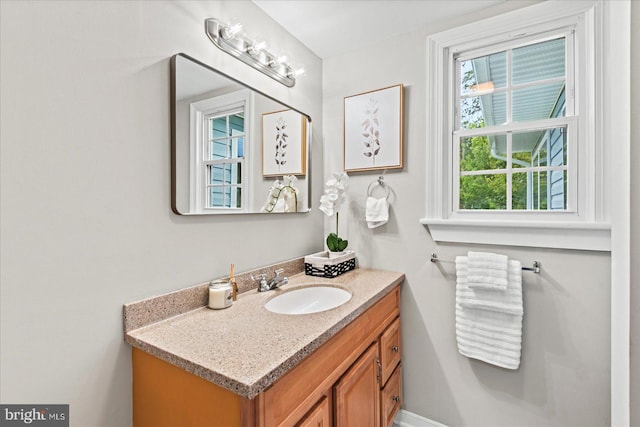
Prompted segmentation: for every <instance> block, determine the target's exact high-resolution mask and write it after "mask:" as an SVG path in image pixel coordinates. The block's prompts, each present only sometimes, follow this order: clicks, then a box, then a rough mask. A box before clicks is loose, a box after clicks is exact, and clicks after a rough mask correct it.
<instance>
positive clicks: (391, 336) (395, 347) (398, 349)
mask: <svg viewBox="0 0 640 427" xmlns="http://www.w3.org/2000/svg"><path fill="white" fill-rule="evenodd" d="M401 355H402V346H401V342H400V318H399V317H398V318H396V320H394V321H393V322H392V323H391V324H390V325H389V326H388V327H387V329H385V331H384V332H383V333H382V336H381V337H380V363H381V364H382V383H381V385H384V384H386V383H387V380H388V379H389V376H391V373H392V372H393V370H394V369H395V367H396V366H397V365H398V363H400V357H401Z"/></svg>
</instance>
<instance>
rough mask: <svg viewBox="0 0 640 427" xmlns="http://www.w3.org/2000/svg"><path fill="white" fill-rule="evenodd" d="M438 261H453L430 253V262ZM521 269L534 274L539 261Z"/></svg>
mask: <svg viewBox="0 0 640 427" xmlns="http://www.w3.org/2000/svg"><path fill="white" fill-rule="evenodd" d="M440 261H445V262H453V261H450V260H443V259H440V258H438V254H437V253H435V252H433V253H432V254H431V262H440ZM522 270H523V271H533V272H534V273H536V274H539V273H540V261H533V267H522Z"/></svg>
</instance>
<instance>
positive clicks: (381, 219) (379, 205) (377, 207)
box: [365, 197, 389, 228]
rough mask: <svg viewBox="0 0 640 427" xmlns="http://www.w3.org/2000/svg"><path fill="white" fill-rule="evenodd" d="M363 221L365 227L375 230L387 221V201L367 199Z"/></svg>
mask: <svg viewBox="0 0 640 427" xmlns="http://www.w3.org/2000/svg"><path fill="white" fill-rule="evenodd" d="M365 219H366V221H367V227H369V228H376V227H380V226H381V225H384V224H386V223H387V222H388V221H389V204H388V203H387V199H375V198H373V197H367V203H366V206H365Z"/></svg>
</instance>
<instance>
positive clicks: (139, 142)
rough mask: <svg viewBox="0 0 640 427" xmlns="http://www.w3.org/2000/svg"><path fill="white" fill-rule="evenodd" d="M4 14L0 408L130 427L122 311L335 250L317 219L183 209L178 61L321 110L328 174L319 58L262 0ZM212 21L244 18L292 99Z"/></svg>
mask: <svg viewBox="0 0 640 427" xmlns="http://www.w3.org/2000/svg"><path fill="white" fill-rule="evenodd" d="M0 16H1V22H0V31H1V37H0V38H1V45H0V52H1V55H2V56H1V60H0V66H1V69H0V79H1V80H0V82H1V91H2V101H1V102H2V104H1V140H2V153H1V154H2V158H1V166H0V169H1V190H0V194H1V211H0V217H1V230H0V231H1V235H2V240H1V247H0V251H1V255H0V267H1V268H0V270H1V276H0V280H1V283H2V286H1V288H0V289H1V291H0V292H1V294H0V303H1V307H0V332H1V333H0V338H1V341H0V379H1V380H0V401H1V402H2V403H69V404H70V405H71V425H72V426H77V427H80V426H82V427H84V426H127V425H130V424H131V373H130V371H131V365H130V357H131V350H130V347H129V346H128V345H126V344H125V343H124V341H123V334H122V304H124V303H127V302H131V301H135V300H138V299H141V298H145V297H149V296H151V295H155V294H160V293H163V292H166V291H171V290H175V289H179V288H183V287H186V286H191V285H194V284H197V283H201V282H203V281H206V280H210V279H212V278H214V277H220V276H223V275H225V274H228V268H229V263H231V262H235V264H236V268H237V270H238V271H243V270H247V269H250V268H253V267H259V266H262V265H267V264H271V263H274V262H278V261H281V260H286V259H290V258H294V257H298V256H301V255H303V254H308V253H313V252H316V251H318V250H320V249H321V247H322V241H323V230H322V227H323V222H322V221H323V220H322V213H321V212H319V211H318V210H317V209H316V210H314V211H313V212H311V213H309V214H300V215H277V216H273V215H272V216H269V215H243V216H233V217H227V216H224V217H222V216H215V217H198V218H193V217H179V216H176V215H174V214H173V213H172V212H171V209H170V179H169V165H170V161H169V129H170V128H169V58H170V56H171V55H173V54H175V53H178V52H184V53H186V54H188V55H191V56H193V57H195V58H198V59H200V60H202V61H204V62H206V63H209V64H211V65H213V66H216V67H219V68H220V69H221V70H222V71H223V72H225V73H227V74H231V75H235V76H237V78H238V79H240V80H244V81H245V82H247V83H249V84H250V85H252V86H254V87H255V88H257V89H259V90H261V91H264V92H267V93H272V94H273V95H274V96H275V97H277V98H280V99H282V100H283V101H284V102H285V103H287V104H289V105H292V106H293V107H295V108H298V109H300V110H302V111H305V112H308V113H309V114H310V115H311V117H312V118H313V119H314V123H313V125H314V126H313V130H314V135H313V140H314V143H315V145H314V146H313V150H314V153H313V154H314V156H315V158H314V163H313V167H314V170H315V171H322V161H321V154H322V147H321V141H322V138H321V129H322V120H321V113H322V111H321V109H322V108H321V97H322V90H321V84H322V76H321V72H322V67H321V61H320V59H319V58H317V57H316V56H315V55H314V54H312V53H311V52H310V51H309V50H308V49H306V48H305V47H304V46H302V45H301V44H300V42H298V41H297V40H295V39H294V38H293V37H292V36H291V35H290V34H289V33H287V32H285V31H284V30H283V29H282V28H281V27H280V26H278V25H276V24H275V23H274V22H273V21H272V20H271V19H270V18H268V17H267V16H266V15H265V14H264V12H262V10H261V9H258V8H257V7H256V6H255V5H254V4H253V3H251V2H242V1H215V2H205V1H198V2H149V1H126V2H111V1H85V2H79V1H68V2H53V1H41V2H29V1H20V2H11V1H4V0H3V1H2V2H0ZM209 17H217V18H221V19H223V20H229V19H231V18H237V19H239V20H241V22H243V23H244V24H245V27H246V28H247V30H248V31H252V30H253V31H256V32H259V33H260V34H261V35H262V36H263V37H264V38H265V39H266V40H268V41H269V42H270V43H271V44H272V45H273V46H277V47H280V48H282V49H283V51H286V52H288V53H289V55H290V57H291V58H292V61H295V62H296V63H300V64H305V68H306V69H307V75H306V76H305V78H304V79H300V81H299V83H298V84H297V85H296V87H295V88H294V89H288V88H285V87H284V86H282V85H281V84H279V83H277V82H275V81H274V80H272V79H270V78H268V77H266V76H263V75H262V74H260V73H258V72H257V71H255V70H252V69H251V68H249V67H248V66H246V65H244V64H242V63H240V62H239V61H237V60H235V59H233V58H232V57H231V56H229V55H227V54H225V53H222V52H220V51H219V50H218V49H217V48H215V47H214V46H213V45H212V44H211V42H210V41H209V39H208V38H207V36H206V35H205V33H204V19H205V18H209ZM321 181H322V179H318V182H317V183H316V185H315V189H314V191H315V194H316V195H317V196H318V197H319V193H320V191H321V188H322V182H321ZM282 236H286V240H285V239H283V238H282Z"/></svg>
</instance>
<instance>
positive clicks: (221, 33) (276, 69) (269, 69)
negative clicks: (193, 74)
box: [204, 18, 304, 87]
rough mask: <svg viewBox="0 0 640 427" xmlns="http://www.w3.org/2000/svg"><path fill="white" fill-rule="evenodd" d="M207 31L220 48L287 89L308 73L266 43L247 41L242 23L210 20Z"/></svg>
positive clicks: (206, 24) (205, 23)
mask: <svg viewBox="0 0 640 427" xmlns="http://www.w3.org/2000/svg"><path fill="white" fill-rule="evenodd" d="M204 29H205V32H206V33H207V36H208V37H209V39H210V40H211V41H212V42H213V44H214V45H216V46H217V47H218V48H220V49H221V50H223V51H224V52H226V53H228V54H229V55H231V56H233V57H235V58H236V59H239V60H240V61H242V62H244V63H245V64H247V65H250V66H251V67H253V68H255V69H256V70H258V71H260V72H261V73H263V74H266V75H267V76H269V77H271V78H272V79H274V80H276V81H278V82H280V83H282V84H283V85H285V86H287V87H293V86H294V85H295V84H296V76H299V75H300V74H302V73H304V68H298V69H295V70H294V69H293V68H292V67H291V65H289V63H288V61H289V60H288V58H287V57H286V56H279V55H276V54H274V53H272V52H270V51H269V50H267V44H266V42H264V41H259V42H258V41H256V40H249V39H247V38H246V37H245V36H244V35H243V31H242V29H243V28H242V25H240V24H237V23H235V24H233V25H229V24H225V23H223V22H221V21H219V20H217V19H215V18H209V19H206V20H205V21H204Z"/></svg>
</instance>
